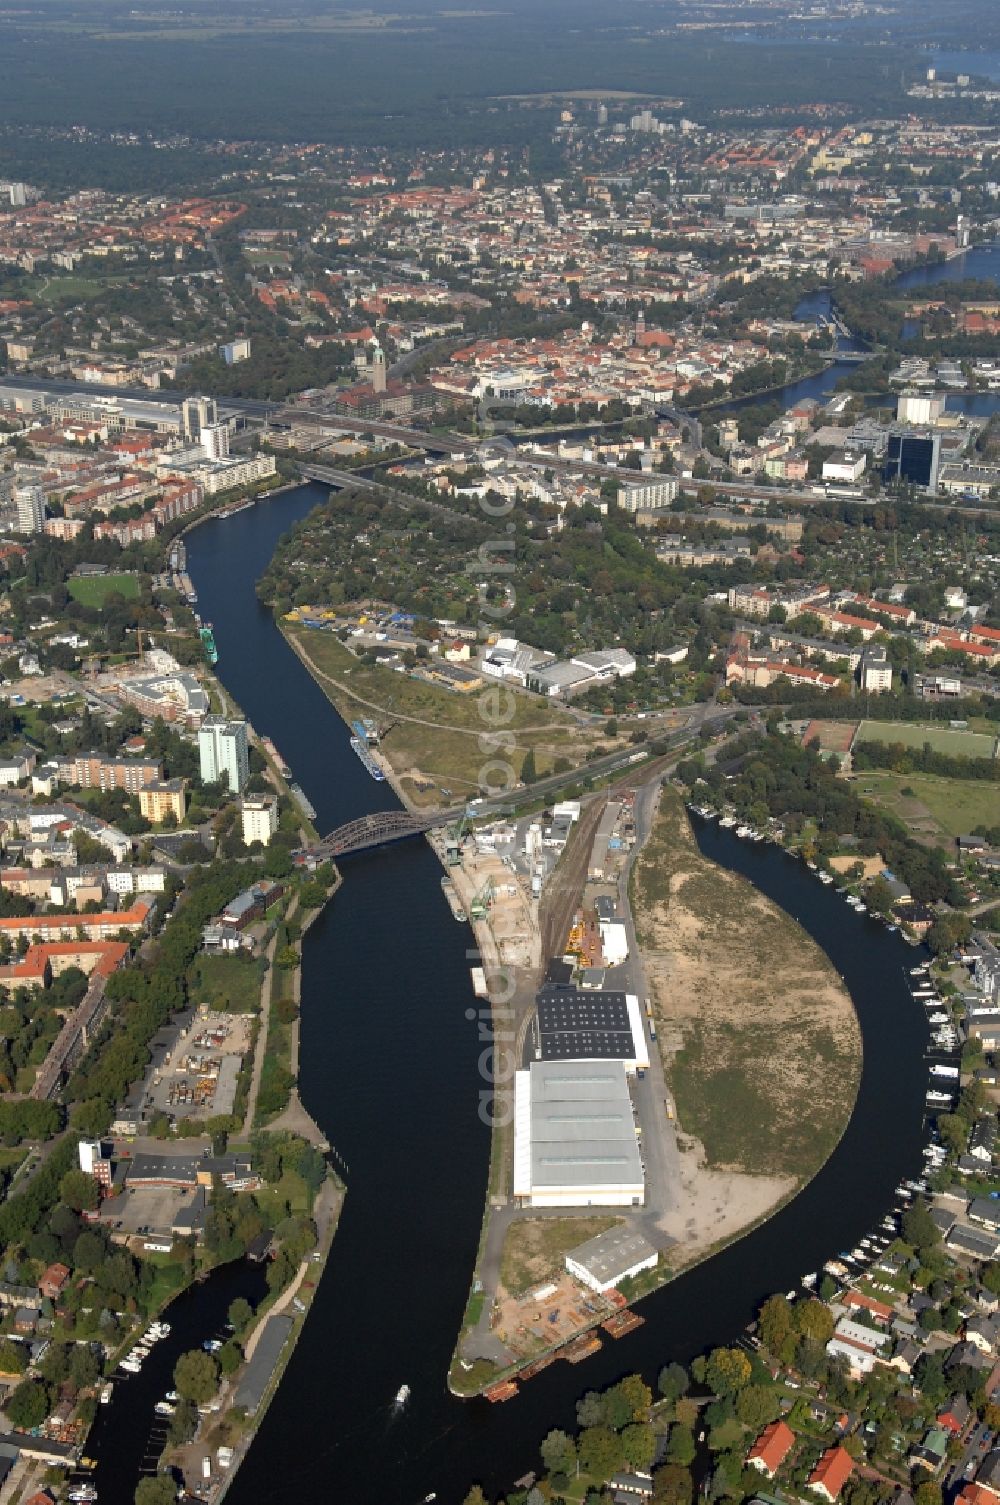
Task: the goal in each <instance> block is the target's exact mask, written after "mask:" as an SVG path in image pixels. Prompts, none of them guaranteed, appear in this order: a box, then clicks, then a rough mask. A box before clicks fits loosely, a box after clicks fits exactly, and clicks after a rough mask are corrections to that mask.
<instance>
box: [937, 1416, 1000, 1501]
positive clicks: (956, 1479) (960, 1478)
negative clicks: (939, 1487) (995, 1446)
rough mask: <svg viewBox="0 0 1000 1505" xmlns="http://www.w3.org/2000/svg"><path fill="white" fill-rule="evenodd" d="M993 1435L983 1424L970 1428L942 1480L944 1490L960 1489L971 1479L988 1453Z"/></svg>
mask: <svg viewBox="0 0 1000 1505" xmlns="http://www.w3.org/2000/svg"><path fill="white" fill-rule="evenodd" d="M992 1440H993V1433H992V1432H991V1431H990V1429H989V1427H987V1426H986V1424H985V1422H980V1423H979V1424H978V1425H977V1426H974V1427H973V1428H972V1431H971V1432H970V1433H969V1435H968V1437H966V1439H965V1441H964V1443H963V1444H962V1451H961V1453H960V1454H959V1456H958V1458H956V1460H955V1462H954V1463H953V1464H952V1466H951V1468H950V1469H949V1470H948V1473H947V1474H946V1475H945V1478H944V1486H945V1488H946V1489H961V1487H962V1485H963V1484H965V1483H967V1482H968V1480H969V1479H971V1478H972V1476H973V1473H974V1471H975V1469H976V1467H977V1466H978V1464H979V1463H980V1462H981V1461H982V1459H983V1457H984V1456H985V1454H986V1453H988V1452H989V1449H990V1443H991V1442H992Z"/></svg>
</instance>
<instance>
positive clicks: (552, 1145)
mask: <svg viewBox="0 0 1000 1505" xmlns="http://www.w3.org/2000/svg"><path fill="white" fill-rule="evenodd" d="M530 1076H531V1112H530V1121H531V1129H530V1134H531V1182H532V1185H533V1186H534V1187H545V1186H595V1185H598V1186H599V1185H601V1184H602V1183H607V1184H609V1185H612V1186H618V1185H622V1184H624V1185H640V1186H641V1184H642V1180H643V1175H642V1159H641V1157H640V1155H639V1145H638V1141H637V1139H636V1134H635V1119H634V1117H633V1114H632V1099H631V1097H630V1095H629V1090H628V1079H627V1077H626V1075H625V1067H624V1065H623V1064H622V1062H621V1061H602V1062H600V1063H596V1062H590V1061H533V1062H532V1064H531V1067H530Z"/></svg>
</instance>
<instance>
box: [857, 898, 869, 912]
mask: <svg viewBox="0 0 1000 1505" xmlns="http://www.w3.org/2000/svg"><path fill="white" fill-rule="evenodd" d="M854 907H855V909H856V910H857V911H858V914H867V913H868V905H867V904H863V903H862V902H861V900H860V899H859V900H858V902H857V904H855V906H854Z"/></svg>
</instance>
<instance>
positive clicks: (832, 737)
mask: <svg viewBox="0 0 1000 1505" xmlns="http://www.w3.org/2000/svg"><path fill="white" fill-rule="evenodd" d="M857 729H858V723H857V722H856V721H810V723H809V725H808V726H807V727H806V729H805V731H804V732H803V733H802V746H803V747H808V746H809V744H810V742H818V743H819V746H820V751H821V752H825V753H831V752H833V753H838V754H839V755H840V756H841V757H844V756H846V754H847V753H849V752H850V750H851V743H852V742H853V741H854V733H855V732H856V731H857Z"/></svg>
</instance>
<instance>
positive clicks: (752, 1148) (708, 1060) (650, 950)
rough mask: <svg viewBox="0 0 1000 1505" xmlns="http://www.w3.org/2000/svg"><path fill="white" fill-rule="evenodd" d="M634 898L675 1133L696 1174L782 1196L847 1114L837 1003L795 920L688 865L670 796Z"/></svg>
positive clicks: (681, 815)
mask: <svg viewBox="0 0 1000 1505" xmlns="http://www.w3.org/2000/svg"><path fill="white" fill-rule="evenodd" d="M633 889H634V892H633V907H634V912H635V918H636V925H637V929H638V934H639V940H640V944H641V946H642V950H643V955H644V957H645V959H646V963H647V967H648V970H649V975H650V982H651V985H652V990H653V995H654V1007H655V1011H656V1016H657V1022H658V1033H659V1039H660V1044H661V1050H662V1052H663V1055H664V1063H665V1066H666V1069H667V1075H668V1079H669V1082H670V1086H671V1089H672V1091H673V1093H674V1097H675V1101H676V1105H677V1114H678V1121H679V1125H680V1128H681V1130H682V1132H683V1134H685V1135H690V1136H694V1137H695V1138H696V1139H697V1140H698V1141H700V1144H701V1146H702V1148H703V1150H704V1163H705V1166H706V1167H707V1168H709V1169H717V1170H721V1171H725V1172H731V1173H736V1174H737V1175H738V1176H741V1177H743V1178H747V1177H767V1178H773V1179H782V1180H784V1181H785V1182H786V1191H785V1195H787V1194H788V1190H790V1189H791V1188H790V1187H789V1186H788V1185H787V1184H788V1183H792V1184H794V1185H801V1184H802V1183H803V1182H804V1181H806V1180H808V1179H809V1178H810V1177H811V1176H813V1175H815V1173H816V1171H817V1170H818V1169H819V1168H820V1166H821V1165H822V1164H823V1162H824V1161H825V1160H826V1159H827V1157H828V1156H829V1155H830V1153H831V1151H832V1150H833V1149H834V1147H835V1145H836V1144H837V1142H838V1140H839V1139H840V1136H841V1134H842V1133H843V1130H844V1127H845V1125H846V1123H847V1121H848V1119H849V1117H850V1113H851V1110H852V1107H853V1104H854V1098H855V1095H856V1092H857V1086H858V1081H859V1078H860V1066H861V1039H860V1031H859V1028H858V1024H857V1019H856V1017H855V1015H854V1011H853V1008H852V1006H851V1002H850V998H849V996H848V994H847V993H846V991H845V989H844V988H843V985H842V983H841V982H840V979H839V978H838V977H837V974H836V972H835V971H834V970H833V968H832V967H831V966H830V963H829V961H828V960H827V959H826V957H825V956H824V955H823V953H822V952H821V951H820V949H819V947H818V946H816V945H815V944H814V943H813V942H812V941H811V940H810V939H809V938H808V937H807V936H806V935H805V934H804V932H803V931H802V930H801V928H800V927H799V926H798V925H797V924H796V923H795V921H794V920H792V919H791V918H790V917H789V916H788V915H786V914H784V913H783V911H781V910H780V909H778V908H777V906H775V905H773V904H771V903H770V902H769V901H768V900H767V899H765V898H764V897H763V896H762V895H761V894H759V893H758V892H757V891H756V890H755V889H754V888H753V887H752V886H751V885H750V884H749V883H747V882H746V880H744V879H743V878H740V877H738V876H737V875H735V874H732V873H728V872H726V871H725V870H724V869H722V868H719V867H717V866H716V865H715V864H714V863H711V862H709V861H707V860H706V859H705V858H703V857H702V856H701V854H700V853H699V851H698V848H697V846H696V844H695V841H694V838H693V836H692V834H691V831H690V827H689V825H688V822H687V818H686V815H685V812H684V809H683V807H682V805H681V802H680V799H679V798H678V796H677V795H676V794H675V793H673V792H671V791H669V790H666V789H665V790H664V792H663V796H662V802H661V806H660V810H659V813H658V815H657V819H656V822H655V825H654V828H653V831H652V834H651V836H650V839H649V841H648V843H647V845H646V847H645V848H644V850H643V853H642V855H641V857H640V859H639V862H638V864H637V867H636V871H635V876H634V882H633ZM779 1200H780V1197H779ZM748 1210H749V1209H748ZM751 1220H753V1219H752V1218H751ZM729 1231H730V1232H731V1231H732V1230H731V1229H730V1230H729Z"/></svg>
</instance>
